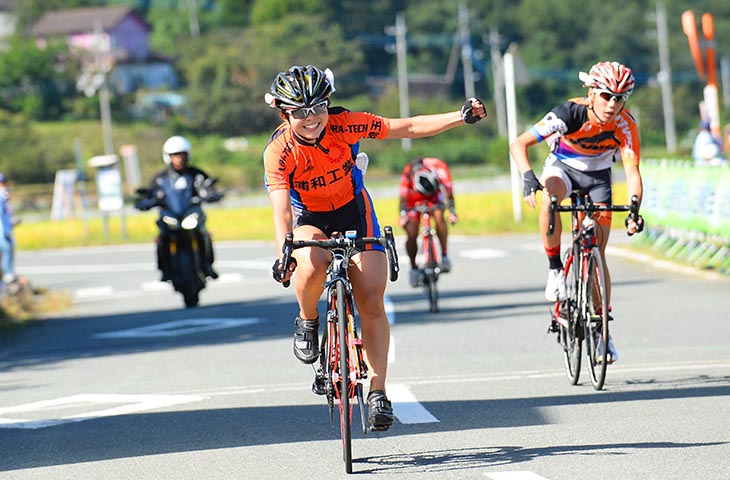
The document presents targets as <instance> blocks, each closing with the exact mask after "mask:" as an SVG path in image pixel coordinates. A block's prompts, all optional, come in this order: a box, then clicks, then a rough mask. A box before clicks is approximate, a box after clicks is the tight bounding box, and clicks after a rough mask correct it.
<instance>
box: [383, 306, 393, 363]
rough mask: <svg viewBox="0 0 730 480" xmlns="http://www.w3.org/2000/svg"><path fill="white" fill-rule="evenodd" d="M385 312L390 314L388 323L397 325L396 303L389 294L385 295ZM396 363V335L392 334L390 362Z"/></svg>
mask: <svg viewBox="0 0 730 480" xmlns="http://www.w3.org/2000/svg"><path fill="white" fill-rule="evenodd" d="M383 303H384V304H385V314H386V315H387V316H388V324H389V325H395V304H394V303H393V301H392V300H391V299H390V297H389V296H388V295H385V297H383ZM391 363H395V337H394V336H393V335H391V336H390V347H389V348H388V364H391Z"/></svg>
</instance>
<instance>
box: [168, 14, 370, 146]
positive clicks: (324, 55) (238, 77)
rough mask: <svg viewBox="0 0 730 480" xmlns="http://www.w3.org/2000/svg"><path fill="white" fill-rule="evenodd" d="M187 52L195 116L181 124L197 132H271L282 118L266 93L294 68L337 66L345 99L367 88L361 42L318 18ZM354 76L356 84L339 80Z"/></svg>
mask: <svg viewBox="0 0 730 480" xmlns="http://www.w3.org/2000/svg"><path fill="white" fill-rule="evenodd" d="M292 39H296V41H292ZM182 50H184V51H185V53H184V55H183V57H182V58H181V60H180V66H181V68H182V71H183V74H184V77H185V78H186V81H187V87H186V89H185V95H186V97H187V100H188V102H187V106H188V109H189V112H190V115H189V116H188V117H186V118H183V119H180V122H181V126H183V127H186V128H188V129H192V130H199V131H202V132H217V133H222V134H228V135H242V134H250V133H254V132H263V131H267V130H270V129H271V128H273V126H275V125H276V123H278V121H279V118H278V115H277V114H276V113H275V112H274V111H272V110H271V108H269V107H268V106H267V105H266V104H265V103H264V100H263V97H264V93H266V92H267V91H268V90H269V87H270V86H271V82H272V81H273V79H274V76H275V75H276V74H277V73H278V72H279V71H282V70H285V69H287V68H289V67H290V66H291V65H295V64H304V65H306V64H308V63H311V64H315V65H317V66H320V67H321V68H326V67H331V68H333V70H335V74H336V76H337V89H338V94H339V92H340V91H341V92H342V94H343V98H345V97H347V96H348V95H353V94H355V93H359V92H362V91H363V90H364V88H365V85H364V84H363V82H360V81H357V79H358V78H359V79H361V78H362V75H361V73H362V71H361V68H362V62H361V58H362V57H361V56H360V53H359V49H358V47H357V44H355V43H353V42H347V41H346V40H345V39H344V38H343V35H342V31H341V30H340V27H339V26H338V25H330V24H328V23H327V22H326V21H324V19H322V18H321V17H318V16H311V15H291V16H288V17H285V18H283V19H281V20H280V21H279V22H272V23H267V24H264V25H262V26H259V27H252V28H250V29H246V30H241V29H230V30H225V31H221V32H218V33H215V34H212V35H210V36H209V37H207V38H205V39H203V40H200V41H197V42H190V43H189V44H188V45H187V47H186V48H184V49H182ZM350 76H352V77H355V78H353V81H347V80H345V81H342V82H341V81H340V80H341V79H348V77H350Z"/></svg>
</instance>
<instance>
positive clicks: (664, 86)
mask: <svg viewBox="0 0 730 480" xmlns="http://www.w3.org/2000/svg"><path fill="white" fill-rule="evenodd" d="M656 30H657V41H658V43H659V74H658V75H657V80H658V81H659V87H660V88H661V90H662V107H663V110H664V137H665V139H666V143H667V151H668V152H669V153H674V152H676V151H677V128H676V126H675V124H674V105H673V103H672V71H671V68H670V66H669V41H668V35H667V11H666V10H665V9H664V4H663V3H661V2H657V6H656Z"/></svg>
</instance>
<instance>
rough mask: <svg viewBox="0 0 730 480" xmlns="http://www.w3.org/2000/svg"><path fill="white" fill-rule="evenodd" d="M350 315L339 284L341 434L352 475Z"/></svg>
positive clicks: (343, 291) (346, 469) (343, 454)
mask: <svg viewBox="0 0 730 480" xmlns="http://www.w3.org/2000/svg"><path fill="white" fill-rule="evenodd" d="M347 322H348V314H347V308H346V305H345V287H344V285H343V283H342V282H337V326H338V330H339V332H338V339H339V341H338V350H339V354H340V358H339V360H340V362H339V382H338V383H339V385H337V388H338V389H339V393H338V394H337V395H338V403H339V406H340V434H341V436H342V460H343V461H344V462H345V471H346V472H347V473H352V432H351V428H350V427H351V421H352V405H351V404H350V375H349V373H350V369H349V367H348V357H349V348H348V342H347Z"/></svg>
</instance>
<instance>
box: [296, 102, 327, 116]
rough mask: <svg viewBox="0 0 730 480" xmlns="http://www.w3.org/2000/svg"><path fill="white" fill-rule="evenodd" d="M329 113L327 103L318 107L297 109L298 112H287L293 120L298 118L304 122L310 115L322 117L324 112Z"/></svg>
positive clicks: (319, 104)
mask: <svg viewBox="0 0 730 480" xmlns="http://www.w3.org/2000/svg"><path fill="white" fill-rule="evenodd" d="M326 111H327V101H326V100H325V101H324V102H320V103H318V104H317V105H313V106H311V107H302V108H297V109H296V110H287V113H288V114H289V115H291V116H292V118H296V119H297V120H304V119H305V118H307V117H308V116H309V115H310V114H311V115H315V116H316V115H322V114H323V113H324V112H326Z"/></svg>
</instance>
